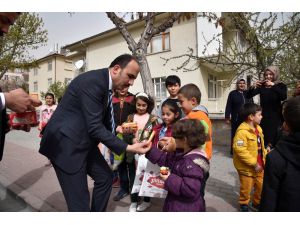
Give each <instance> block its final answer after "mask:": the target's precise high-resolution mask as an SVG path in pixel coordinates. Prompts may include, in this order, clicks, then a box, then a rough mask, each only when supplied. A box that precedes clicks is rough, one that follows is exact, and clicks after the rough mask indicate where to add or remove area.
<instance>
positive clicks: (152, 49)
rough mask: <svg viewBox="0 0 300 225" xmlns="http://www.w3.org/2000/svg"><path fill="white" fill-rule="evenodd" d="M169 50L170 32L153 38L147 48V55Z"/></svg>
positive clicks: (167, 31)
mask: <svg viewBox="0 0 300 225" xmlns="http://www.w3.org/2000/svg"><path fill="white" fill-rule="evenodd" d="M167 50H170V30H169V29H168V30H166V31H164V32H162V33H160V34H158V35H156V36H154V37H153V38H152V39H151V41H150V43H149V45H148V48H147V53H157V52H163V51H167Z"/></svg>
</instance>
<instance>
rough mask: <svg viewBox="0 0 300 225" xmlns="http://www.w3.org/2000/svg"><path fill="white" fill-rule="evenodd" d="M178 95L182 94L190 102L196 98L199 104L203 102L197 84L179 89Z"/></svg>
mask: <svg viewBox="0 0 300 225" xmlns="http://www.w3.org/2000/svg"><path fill="white" fill-rule="evenodd" d="M178 94H182V95H183V96H184V97H185V98H187V99H188V100H190V99H191V98H196V100H197V103H198V104H200V102H201V91H200V89H199V88H198V87H197V85H195V84H186V85H184V86H182V87H181V88H180V89H179V92H178Z"/></svg>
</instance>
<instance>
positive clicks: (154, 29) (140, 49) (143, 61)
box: [106, 12, 186, 96]
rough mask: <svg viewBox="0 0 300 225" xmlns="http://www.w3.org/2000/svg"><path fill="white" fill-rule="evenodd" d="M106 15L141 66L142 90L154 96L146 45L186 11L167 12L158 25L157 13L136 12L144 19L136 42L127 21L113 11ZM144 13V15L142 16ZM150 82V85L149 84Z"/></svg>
mask: <svg viewBox="0 0 300 225" xmlns="http://www.w3.org/2000/svg"><path fill="white" fill-rule="evenodd" d="M106 14H107V16H108V17H109V18H110V20H111V21H112V22H113V23H114V24H115V26H116V27H117V29H118V30H119V31H120V33H121V34H122V36H123V38H124V39H125V40H126V42H127V44H128V48H129V50H130V51H131V52H132V54H133V55H134V56H135V57H136V58H137V59H138V63H139V65H140V67H141V72H140V73H141V77H142V82H143V88H144V91H145V92H147V93H149V94H150V95H152V96H154V89H153V82H152V79H151V72H150V69H149V66H148V62H147V58H146V54H147V47H148V45H149V43H150V41H151V38H152V37H153V36H154V35H157V34H159V33H161V32H163V31H165V30H167V29H168V28H170V27H172V26H173V24H174V23H175V21H178V20H179V18H180V17H182V16H184V15H185V14H186V13H169V15H168V17H167V18H166V19H164V20H163V21H161V22H160V23H159V24H158V25H156V24H155V18H156V16H157V15H158V14H157V13H154V12H147V13H138V15H139V20H141V21H142V20H144V21H145V26H144V27H145V28H144V30H143V32H142V34H141V38H140V39H139V40H138V42H136V41H135V40H134V39H133V37H132V35H131V34H130V32H129V31H128V28H127V23H126V22H125V21H124V20H123V19H122V18H121V17H119V16H117V15H116V13H114V12H107V13H106ZM144 14H146V16H143V15H144ZM149 84H151V85H149Z"/></svg>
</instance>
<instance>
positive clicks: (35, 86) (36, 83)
mask: <svg viewBox="0 0 300 225" xmlns="http://www.w3.org/2000/svg"><path fill="white" fill-rule="evenodd" d="M33 91H34V92H37V91H38V82H37V81H35V82H33Z"/></svg>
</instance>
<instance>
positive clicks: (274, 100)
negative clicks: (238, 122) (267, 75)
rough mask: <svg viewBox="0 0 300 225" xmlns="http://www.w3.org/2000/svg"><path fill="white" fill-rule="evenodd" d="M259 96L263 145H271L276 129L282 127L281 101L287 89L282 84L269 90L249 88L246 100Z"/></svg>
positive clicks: (284, 97) (285, 95)
mask: <svg viewBox="0 0 300 225" xmlns="http://www.w3.org/2000/svg"><path fill="white" fill-rule="evenodd" d="M257 94H260V105H261V107H262V116H263V118H262V120H261V123H260V126H261V127H262V129H263V133H264V138H265V144H266V145H267V144H269V143H271V144H272V143H273V142H274V139H275V137H276V134H277V130H278V128H280V127H281V126H282V123H283V116H282V105H281V101H284V100H285V99H286V98H287V87H286V85H285V84H284V83H277V84H275V85H274V86H272V87H271V88H266V87H264V86H263V87H258V88H255V89H254V88H250V89H249V91H248V92H247V95H246V96H247V98H252V97H253V96H255V95H257Z"/></svg>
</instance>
